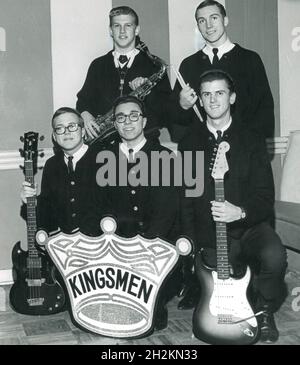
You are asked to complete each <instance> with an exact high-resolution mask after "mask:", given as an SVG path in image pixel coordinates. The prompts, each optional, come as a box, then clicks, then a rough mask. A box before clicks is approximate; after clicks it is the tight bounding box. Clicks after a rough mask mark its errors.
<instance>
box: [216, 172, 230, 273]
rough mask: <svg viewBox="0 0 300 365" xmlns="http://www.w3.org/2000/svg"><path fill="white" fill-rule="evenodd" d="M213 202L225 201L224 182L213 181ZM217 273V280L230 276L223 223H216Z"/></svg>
mask: <svg viewBox="0 0 300 365" xmlns="http://www.w3.org/2000/svg"><path fill="white" fill-rule="evenodd" d="M215 200H216V201H217V202H224V201H225V194H224V181H223V180H222V179H217V180H215ZM216 247H217V272H218V278H219V279H228V278H229V276H230V270H229V262H228V243H227V226H226V223H224V222H216Z"/></svg>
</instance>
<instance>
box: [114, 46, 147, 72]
mask: <svg viewBox="0 0 300 365" xmlns="http://www.w3.org/2000/svg"><path fill="white" fill-rule="evenodd" d="M139 53H140V51H139V50H138V49H136V48H134V49H133V50H131V51H129V52H128V53H126V54H125V55H126V56H127V57H128V59H129V62H128V63H127V65H126V66H127V68H130V67H131V65H132V63H133V61H134V58H135V56H136V55H138V54H139ZM112 54H113V57H114V63H115V67H116V68H123V67H124V66H125V64H121V63H120V62H119V57H120V56H121V54H122V53H120V52H118V51H113V53H112Z"/></svg>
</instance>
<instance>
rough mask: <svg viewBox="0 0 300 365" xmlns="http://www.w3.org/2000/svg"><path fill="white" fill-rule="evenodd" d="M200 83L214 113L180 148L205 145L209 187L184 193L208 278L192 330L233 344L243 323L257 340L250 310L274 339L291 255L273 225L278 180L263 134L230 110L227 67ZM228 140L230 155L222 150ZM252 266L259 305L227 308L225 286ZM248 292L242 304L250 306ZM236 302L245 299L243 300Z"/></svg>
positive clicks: (187, 227) (189, 227)
mask: <svg viewBox="0 0 300 365" xmlns="http://www.w3.org/2000/svg"><path fill="white" fill-rule="evenodd" d="M199 84H200V104H201V106H202V107H203V108H204V110H205V112H206V115H207V119H206V122H205V123H203V124H202V125H201V126H200V127H199V126H198V127H197V129H195V130H192V131H191V133H189V134H188V135H187V136H186V137H185V138H184V139H183V140H182V141H181V142H180V144H179V150H180V151H197V150H198V151H201V150H203V151H204V153H205V173H204V175H205V180H204V181H205V184H204V193H203V195H202V196H201V197H197V198H183V201H182V204H183V206H182V227H183V233H184V234H186V235H187V236H188V237H190V238H191V239H192V240H193V242H194V246H195V258H196V268H195V270H196V273H197V276H198V277H199V279H200V281H201V295H200V302H199V304H198V306H197V307H196V309H195V312H194V318H193V330H194V333H195V335H196V336H197V337H199V338H201V339H203V340H205V341H207V342H211V343H229V342H228V341H229V340H228V339H229V338H231V342H232V343H234V342H235V341H236V343H241V344H242V343H245V342H243V341H247V340H245V339H242V336H240V335H236V334H235V333H234V328H235V327H238V326H239V327H240V328H241V330H242V331H241V332H243V333H244V334H245V336H248V337H251V336H252V340H253V341H254V339H255V337H256V338H257V336H256V334H255V328H256V327H257V326H256V325H255V322H254V323H252V324H251V326H250V325H249V327H248V328H245V327H242V324H243V325H244V324H245V323H246V322H247V321H246V318H248V317H251V320H252V321H253V319H255V318H257V321H258V331H257V332H258V334H260V340H261V341H263V342H266V343H270V342H275V341H277V339H278V336H279V333H278V330H277V328H276V324H275V320H274V315H273V313H274V312H275V311H276V310H278V308H279V306H280V305H281V304H282V301H283V299H284V295H285V285H284V275H285V270H286V266H287V262H286V252H285V249H284V247H283V245H282V243H281V241H280V238H279V237H278V236H277V234H276V233H275V231H274V230H273V228H272V227H271V225H270V221H271V220H272V216H273V203H274V182H273V176H272V170H271V166H270V162H269V159H268V155H267V152H266V150H265V146H264V141H263V140H262V138H261V137H260V136H259V135H256V134H255V133H254V132H251V131H250V130H248V129H247V128H246V127H245V126H243V127H241V126H240V123H238V122H237V121H236V120H235V118H234V117H232V116H231V110H230V109H231V106H232V105H233V104H234V103H235V99H236V93H235V89H234V83H233V80H232V79H231V77H230V76H229V75H228V74H227V73H225V72H223V71H221V70H211V71H207V72H205V73H204V74H202V75H201V77H200V83H199ZM224 146H226V149H225V150H226V156H225V152H224V151H223V152H222V148H223V149H224ZM226 159H227V161H226ZM227 164H228V166H227ZM218 165H219V166H218ZM220 166H221V167H224V166H226V167H227V168H226V169H224V171H223V174H218V173H216V168H218V167H220ZM219 170H220V169H219ZM227 170H228V171H227ZM224 172H225V173H224ZM227 241H228V248H229V249H228V255H227ZM216 248H217V250H216ZM227 256H229V263H230V264H231V265H230V272H229V271H228V273H227V274H228V275H227V276H226V275H225V276H224V270H223V269H224V268H226V265H227V266H228V267H229V265H228V257H227ZM247 265H249V266H250V268H251V269H252V272H253V273H254V274H255V285H254V287H255V291H254V293H255V295H253V298H252V299H254V298H255V302H253V303H252V304H253V312H252V311H251V310H250V309H251V308H250V306H249V308H248V309H247V311H245V312H244V314H241V315H237V312H238V311H239V309H241V310H242V311H243V310H244V309H243V308H237V310H236V312H235V313H234V314H232V313H231V312H230V311H231V310H232V308H228V307H232V306H234V304H233V303H231V304H228V306H227V308H225V307H224V306H223V304H224V303H225V301H226V295H224V293H226V291H227V296H231V297H232V296H233V295H232V293H231V292H230V291H229V285H228V286H227V284H230V286H231V285H232V284H233V285H234V284H235V282H234V278H240V277H242V276H243V275H244V274H245V272H246V270H247V273H248V274H249V271H248V268H247ZM216 266H217V267H218V273H217V277H216V275H215V274H214V273H213V271H212V270H211V272H212V277H213V278H214V284H211V281H212V280H211V279H209V277H208V274H205V275H202V272H205V271H208V270H209V269H208V267H216ZM219 268H221V270H220V272H219ZM248 274H246V275H245V277H246V276H247V275H248ZM214 275H215V276H214ZM248 276H249V275H248ZM249 280H250V279H249ZM236 282H238V280H236ZM218 286H222V290H221V291H219V294H218V293H217V294H216V292H217V290H219V289H217V287H218ZM224 288H225V289H224ZM220 292H222V293H221V294H220ZM235 294H236V293H235ZM235 294H234V295H235ZM244 294H245V293H244ZM237 296H239V294H238V293H237ZM240 296H241V297H242V296H243V293H240ZM244 297H246V296H245V295H244ZM244 299H245V298H244ZM244 299H243V304H241V305H240V307H244V305H245V303H244V302H245V300H244ZM214 303H215V304H214ZM235 305H237V307H238V306H239V304H238V300H235ZM203 313H205V315H203ZM249 313H252V314H249ZM233 318H238V319H233ZM210 322H211V323H210ZM224 323H225V324H224ZM227 323H230V324H229V325H228V324H227ZM211 324H213V325H212V326H211ZM226 324H227V326H226ZM232 324H235V326H232ZM228 326H229V327H228ZM214 331H215V332H214ZM230 331H232V332H230ZM232 333H233V334H232ZM222 336H223V337H222ZM249 342H250V343H251V339H250V341H249Z"/></svg>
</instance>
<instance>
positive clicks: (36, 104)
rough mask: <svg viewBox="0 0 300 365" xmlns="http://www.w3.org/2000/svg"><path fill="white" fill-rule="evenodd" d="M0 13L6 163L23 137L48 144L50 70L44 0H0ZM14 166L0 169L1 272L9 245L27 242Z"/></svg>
mask: <svg viewBox="0 0 300 365" xmlns="http://www.w3.org/2000/svg"><path fill="white" fill-rule="evenodd" d="M0 9H1V11H0V27H1V29H2V32H1V34H2V36H1V39H2V40H1V43H0V117H1V123H0V159H1V161H4V162H5V161H6V159H10V157H9V156H10V155H11V154H13V155H15V156H18V149H19V148H21V147H22V143H21V142H20V139H19V137H20V136H22V135H23V134H24V132H26V131H29V130H34V131H39V132H40V134H43V135H44V136H45V137H46V139H45V141H44V142H40V147H43V146H45V145H46V144H49V143H50V142H49V138H48V136H49V133H50V125H49V120H50V116H51V115H52V109H53V106H52V87H51V85H52V76H51V72H52V70H51V67H52V65H51V48H50V40H51V37H50V7H49V0H22V1H20V0H0ZM3 29H4V31H3ZM4 36H5V38H4ZM20 162H21V161H20ZM14 164H15V167H14V168H13V169H7V167H5V166H2V168H1V169H0V191H1V204H0V249H1V255H0V269H3V268H4V269H8V268H10V267H11V259H10V254H11V249H12V246H13V244H14V243H15V242H17V241H19V240H21V241H22V242H23V243H24V242H26V240H25V237H26V236H25V224H24V221H23V220H22V219H21V218H20V217H19V210H20V209H19V208H20V196H19V194H20V184H21V182H22V181H23V179H24V177H23V173H22V171H21V170H20V169H19V168H18V164H17V163H14ZM39 178H40V174H39V175H38V177H37V180H39ZM23 247H24V246H23ZM25 247H26V245H25Z"/></svg>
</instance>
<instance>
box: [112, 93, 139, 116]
mask: <svg viewBox="0 0 300 365" xmlns="http://www.w3.org/2000/svg"><path fill="white" fill-rule="evenodd" d="M127 103H134V104H136V105H138V106H139V108H140V109H141V112H142V114H143V116H146V108H145V104H144V103H143V101H142V100H141V99H139V98H137V97H136V96H133V95H124V96H120V97H119V98H117V99H116V100H115V102H114V106H113V115H114V116H115V114H116V109H117V107H118V106H119V105H121V104H127Z"/></svg>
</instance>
